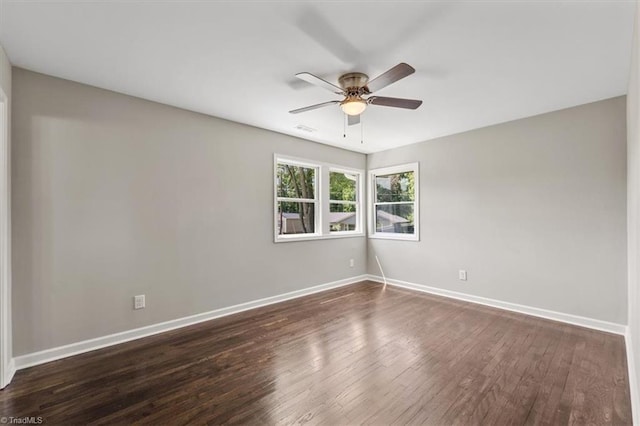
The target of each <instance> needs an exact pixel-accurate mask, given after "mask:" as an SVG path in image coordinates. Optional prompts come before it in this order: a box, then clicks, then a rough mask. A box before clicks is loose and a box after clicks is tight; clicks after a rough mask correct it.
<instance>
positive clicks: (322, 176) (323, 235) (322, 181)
mask: <svg viewBox="0 0 640 426" xmlns="http://www.w3.org/2000/svg"><path fill="white" fill-rule="evenodd" d="M278 163H286V164H293V165H296V166H303V167H312V168H315V169H316V170H317V172H316V192H315V194H314V195H315V228H314V229H315V231H316V232H314V233H313V234H283V235H280V234H278V182H277V170H278ZM329 172H343V173H349V174H355V175H356V176H358V182H357V185H358V193H357V196H356V230H355V231H339V232H331V231H330V224H329V204H330V203H329V189H330V188H329ZM364 176H365V173H364V170H362V169H354V168H351V167H345V166H341V165H337V164H331V163H324V162H321V161H313V160H308V159H304V158H298V157H291V156H288V155H282V154H277V153H276V154H274V155H273V241H274V242H276V243H284V242H292V241H309V240H327V239H333V238H353V237H364V236H365V226H364V213H363V210H364V203H363V198H364V197H363V195H362V194H364Z"/></svg>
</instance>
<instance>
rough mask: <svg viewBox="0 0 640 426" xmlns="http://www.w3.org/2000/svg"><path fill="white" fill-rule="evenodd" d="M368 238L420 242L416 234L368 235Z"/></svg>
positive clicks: (380, 233)
mask: <svg viewBox="0 0 640 426" xmlns="http://www.w3.org/2000/svg"><path fill="white" fill-rule="evenodd" d="M369 238H370V239H378V240H399V241H420V237H419V236H418V235H416V234H393V233H385V232H376V233H374V234H369Z"/></svg>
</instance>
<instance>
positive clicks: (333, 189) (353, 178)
mask: <svg viewBox="0 0 640 426" xmlns="http://www.w3.org/2000/svg"><path fill="white" fill-rule="evenodd" d="M357 181H358V177H357V175H354V174H349V173H339V172H330V173H329V199H330V200H343V201H355V200H356V187H357V185H356V183H357Z"/></svg>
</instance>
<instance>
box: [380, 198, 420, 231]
mask: <svg viewBox="0 0 640 426" xmlns="http://www.w3.org/2000/svg"><path fill="white" fill-rule="evenodd" d="M413 220H414V217H413V204H386V205H382V206H376V232H392V233H396V234H413V233H414V222H413Z"/></svg>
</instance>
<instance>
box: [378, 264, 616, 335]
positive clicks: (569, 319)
mask: <svg viewBox="0 0 640 426" xmlns="http://www.w3.org/2000/svg"><path fill="white" fill-rule="evenodd" d="M368 279H369V280H371V281H375V282H379V283H382V282H384V281H383V279H382V277H379V276H377V275H368ZM387 283H388V284H389V285H392V286H395V287H402V288H406V289H410V290H416V291H421V292H423V293H429V294H435V295H438V296H444V297H449V298H452V299H457V300H463V301H465V302H472V303H478V304H480V305H486V306H491V307H493V308H498V309H504V310H507V311H512V312H518V313H521V314H526V315H532V316H534V317H540V318H546V319H550V320H554V321H560V322H565V323H568V324H573V325H579V326H581V327H587V328H592V329H594V330H600V331H606V332H609V333H615V334H621V335H624V334H625V332H626V330H627V326H626V325H623V324H617V323H613V322H607V321H601V320H597V319H593V318H587V317H581V316H578V315H572V314H565V313H562V312H555V311H549V310H546V309H540V308H534V307H533V306H526V305H519V304H517V303H511V302H503V301H501V300H495V299H489V298H486V297H480V296H473V295H471V294H466V293H460V292H457V291H452V290H445V289H442V288H437V287H430V286H426V285H422V284H415V283H410V282H406V281H400V280H394V279H390V278H387Z"/></svg>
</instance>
